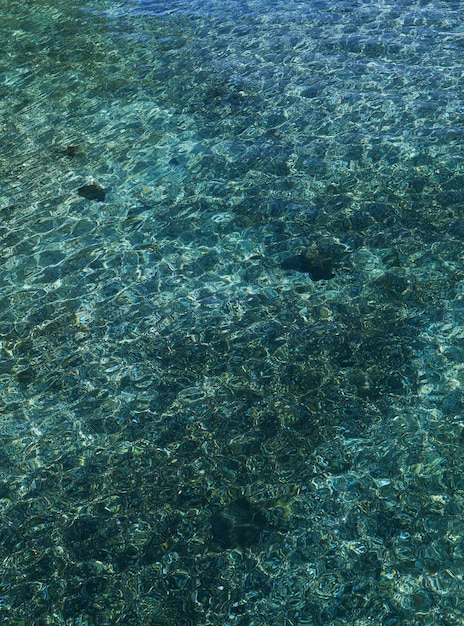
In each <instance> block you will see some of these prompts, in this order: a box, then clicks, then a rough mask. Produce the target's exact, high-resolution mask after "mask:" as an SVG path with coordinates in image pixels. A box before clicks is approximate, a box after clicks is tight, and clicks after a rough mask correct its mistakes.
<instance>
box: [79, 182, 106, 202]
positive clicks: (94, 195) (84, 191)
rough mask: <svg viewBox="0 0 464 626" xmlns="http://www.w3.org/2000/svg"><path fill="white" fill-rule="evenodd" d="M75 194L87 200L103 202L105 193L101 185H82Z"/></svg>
mask: <svg viewBox="0 0 464 626" xmlns="http://www.w3.org/2000/svg"><path fill="white" fill-rule="evenodd" d="M77 193H78V194H79V195H80V196H82V197H83V198H87V200H97V201H98V202H104V201H105V196H106V191H105V189H104V188H103V187H102V186H101V185H84V186H83V187H79V189H78V190H77Z"/></svg>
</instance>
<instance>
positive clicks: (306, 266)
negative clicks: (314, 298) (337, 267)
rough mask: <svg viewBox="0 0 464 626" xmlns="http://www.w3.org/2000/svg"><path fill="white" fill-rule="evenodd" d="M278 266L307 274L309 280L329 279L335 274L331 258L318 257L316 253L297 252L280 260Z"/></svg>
mask: <svg viewBox="0 0 464 626" xmlns="http://www.w3.org/2000/svg"><path fill="white" fill-rule="evenodd" d="M280 267H281V268H282V269H284V270H294V271H296V272H304V273H306V274H309V277H310V278H311V280H329V279H330V278H333V277H334V276H335V274H334V273H333V272H332V269H333V260H332V259H331V258H320V257H318V256H316V255H314V256H309V255H306V254H297V255H296V256H290V257H287V258H286V259H284V260H283V261H282V263H281V264H280Z"/></svg>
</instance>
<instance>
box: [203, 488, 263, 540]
mask: <svg viewBox="0 0 464 626" xmlns="http://www.w3.org/2000/svg"><path fill="white" fill-rule="evenodd" d="M211 525H212V528H213V536H214V539H215V540H216V541H217V542H218V543H219V544H221V546H222V547H223V548H237V547H240V548H244V547H247V546H251V545H252V544H253V543H255V542H256V541H257V539H258V536H259V534H260V532H261V531H262V530H264V529H265V528H266V526H267V519H266V517H265V515H264V513H262V511H261V509H259V508H258V507H257V506H256V505H255V504H252V503H251V502H250V501H249V500H247V499H246V498H239V499H238V500H234V501H233V502H231V503H230V504H228V505H227V506H226V507H225V508H224V509H222V511H220V512H219V513H216V515H214V516H213V518H212V520H211Z"/></svg>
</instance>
